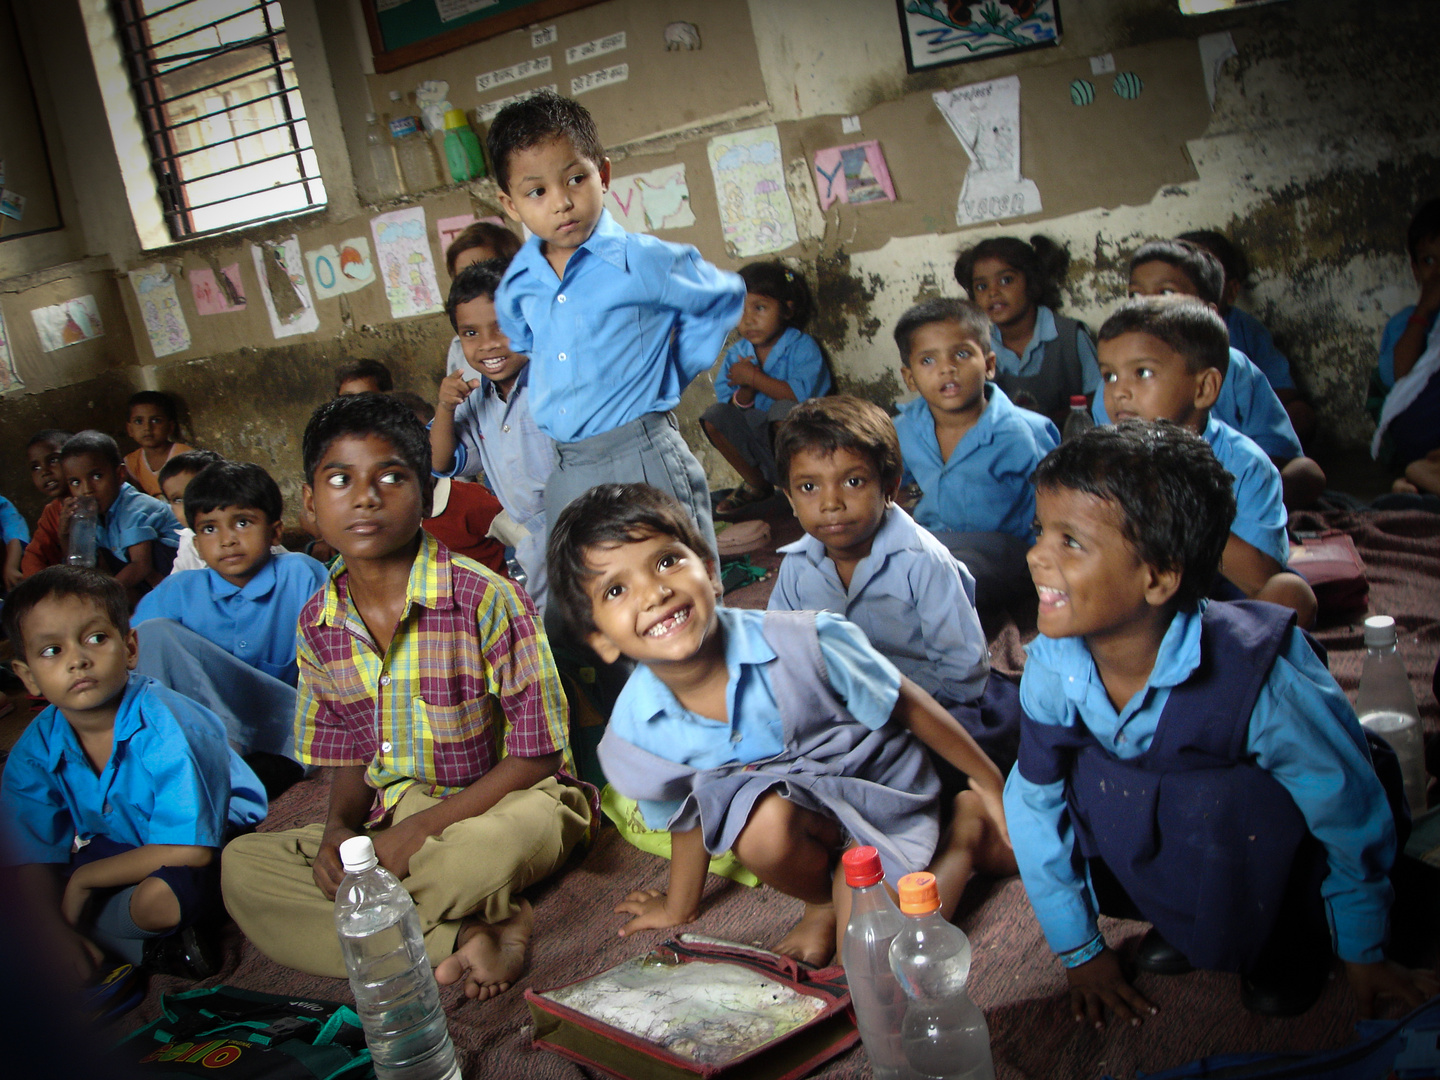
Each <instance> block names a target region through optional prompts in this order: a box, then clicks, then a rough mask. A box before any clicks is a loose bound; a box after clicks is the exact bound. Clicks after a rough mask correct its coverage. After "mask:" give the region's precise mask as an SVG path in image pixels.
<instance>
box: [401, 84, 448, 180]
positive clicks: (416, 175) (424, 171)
mask: <svg viewBox="0 0 1440 1080" xmlns="http://www.w3.org/2000/svg"><path fill="white" fill-rule="evenodd" d="M404 100H405V96H404V95H403V94H402V93H400V91H399V90H391V91H390V101H391V102H392V103H393V104H394V105H395V106H396V107H397V108H398V107H399V106H400V105H401V104H402V103H403V102H404ZM390 135H391V137H392V138H393V139H394V140H395V157H396V159H397V160H398V161H399V162H400V176H401V178H402V179H403V180H404V183H405V190H406V191H408V192H409V193H410V194H411V195H415V194H418V193H419V192H422V191H429V190H430V189H431V188H437V187H439V186H440V161H439V159H438V158H436V156H435V147H434V146H433V145H432V144H431V142H430V137H429V136H428V135H426V134H425V125H424V124H423V123H421V121H420V118H419V117H418V116H396V117H395V118H394V119H392V120H391V121H390Z"/></svg>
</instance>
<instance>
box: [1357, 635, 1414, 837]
mask: <svg viewBox="0 0 1440 1080" xmlns="http://www.w3.org/2000/svg"><path fill="white" fill-rule="evenodd" d="M1398 640H1399V639H1398V636H1397V634H1396V631H1395V620H1394V619H1392V618H1391V617H1390V616H1389V615H1372V616H1371V617H1370V618H1368V619H1366V620H1365V666H1364V667H1363V668H1361V669H1360V695H1359V697H1357V698H1356V700H1355V712H1356V713H1358V714H1359V716H1360V723H1361V725H1362V726H1364V727H1365V728H1367V729H1368V730H1370V731H1373V732H1374V733H1375V734H1376V735H1379V736H1380V737H1381V738H1382V739H1384V740H1385V741H1386V742H1387V743H1389V744H1390V747H1391V749H1393V750H1394V751H1395V756H1396V757H1397V758H1399V759H1400V775H1401V776H1402V777H1403V778H1404V781H1405V801H1406V802H1408V803H1409V804H1410V814H1411V816H1412V817H1413V816H1416V815H1419V814H1422V813H1424V811H1425V784H1426V779H1425V738H1424V736H1423V734H1422V733H1421V728H1420V709H1419V708H1418V707H1417V706H1416V704H1415V691H1414V690H1412V689H1411V687H1410V676H1409V675H1408V674H1406V672H1405V662H1404V661H1403V660H1402V659H1401V658H1400V653H1399V650H1398V648H1397V642H1398Z"/></svg>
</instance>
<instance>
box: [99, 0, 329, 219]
mask: <svg viewBox="0 0 1440 1080" xmlns="http://www.w3.org/2000/svg"><path fill="white" fill-rule="evenodd" d="M112 4H113V10H114V16H115V24H116V30H117V32H118V33H117V36H118V38H119V40H120V44H121V48H122V50H123V52H124V54H125V61H126V66H127V71H128V74H129V78H130V85H131V87H132V89H133V91H134V94H135V105H136V109H137V112H138V114H139V117H140V123H141V126H142V128H143V129H144V132H145V138H146V144H147V148H148V150H149V153H150V160H151V164H152V166H153V168H154V171H155V180H156V188H157V191H158V194H159V196H160V201H161V204H162V206H163V210H164V215H165V223H166V225H167V226H168V228H169V230H170V236H171V238H172V239H175V240H179V239H183V238H185V237H191V236H199V235H203V234H205V233H212V232H219V231H221V230H224V229H231V228H235V227H236V226H239V225H247V224H251V223H254V222H258V221H266V220H269V219H272V218H279V217H286V216H289V215H293V214H298V213H303V212H304V211H307V210H311V209H316V208H318V207H321V206H324V205H325V184H324V182H323V181H322V180H321V178H320V167H319V162H318V161H317V159H316V156H315V148H314V145H313V143H312V141H311V138H310V125H309V123H308V122H307V121H306V119H305V105H304V102H302V101H301V99H300V87H299V84H298V82H297V80H296V77H295V66H294V64H293V62H292V61H291V55H290V45H289V40H288V39H287V37H286V33H285V16H284V14H283V12H282V11H281V10H280V4H279V3H278V2H276V0H179V2H176V0H112Z"/></svg>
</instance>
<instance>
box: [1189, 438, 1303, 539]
mask: <svg viewBox="0 0 1440 1080" xmlns="http://www.w3.org/2000/svg"><path fill="white" fill-rule="evenodd" d="M1204 436H1205V441H1206V442H1208V443H1209V444H1210V449H1212V450H1214V451H1215V457H1216V459H1217V460H1218V461H1219V462H1220V464H1221V465H1223V466H1225V471H1226V472H1228V473H1229V474H1230V475H1231V477H1232V478H1233V479H1234V481H1235V485H1234V489H1235V520H1234V521H1232V522H1231V523H1230V531H1231V532H1232V533H1234V534H1235V535H1236V536H1238V537H1239V538H1240V539H1241V540H1244V541H1245V542H1246V543H1247V544H1249V545H1250V546H1251V547H1253V548H1256V549H1257V550H1259V551H1263V552H1264V553H1265V554H1266V555H1269V556H1270V557H1271V558H1272V559H1275V560H1276V561H1278V562H1279V563H1280V565H1281V566H1284V565H1285V564H1286V563H1287V562H1289V561H1290V538H1289V536H1288V535H1286V532H1285V526H1286V524H1287V522H1288V521H1289V514H1288V513H1287V512H1286V510H1285V503H1284V501H1283V498H1282V495H1283V492H1282V491H1281V486H1280V470H1279V469H1277V468H1276V467H1275V463H1274V462H1273V461H1271V460H1270V459H1269V457H1267V456H1266V454H1265V451H1264V450H1261V449H1260V445H1259V444H1258V443H1257V442H1255V440H1254V439H1249V438H1246V437H1245V436H1244V435H1241V434H1240V432H1238V431H1236V430H1235V429H1234V428H1232V427H1231V426H1230V425H1229V424H1222V423H1221V422H1220V421H1219V420H1216V419H1215V417H1214V416H1213V415H1212V416H1211V417H1210V421H1209V423H1207V424H1206V425H1205V431H1204Z"/></svg>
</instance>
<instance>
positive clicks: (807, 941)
mask: <svg viewBox="0 0 1440 1080" xmlns="http://www.w3.org/2000/svg"><path fill="white" fill-rule="evenodd" d="M775 951H776V952H778V953H780V954H781V955H782V956H793V957H794V958H795V959H796V960H800V961H803V962H804V963H807V964H814V965H815V966H816V967H824V966H825V965H826V964H828V963H829V962H830V959H831V957H833V956H834V955H835V905H834V904H806V905H805V914H804V915H801V916H800V921H799V922H798V923H796V924H795V925H794V926H793V927H791V928H790V932H789V933H788V934H786V935H785V937H784V938H783V939H782V940H781V942H780V944H779V945H776V946H775Z"/></svg>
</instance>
